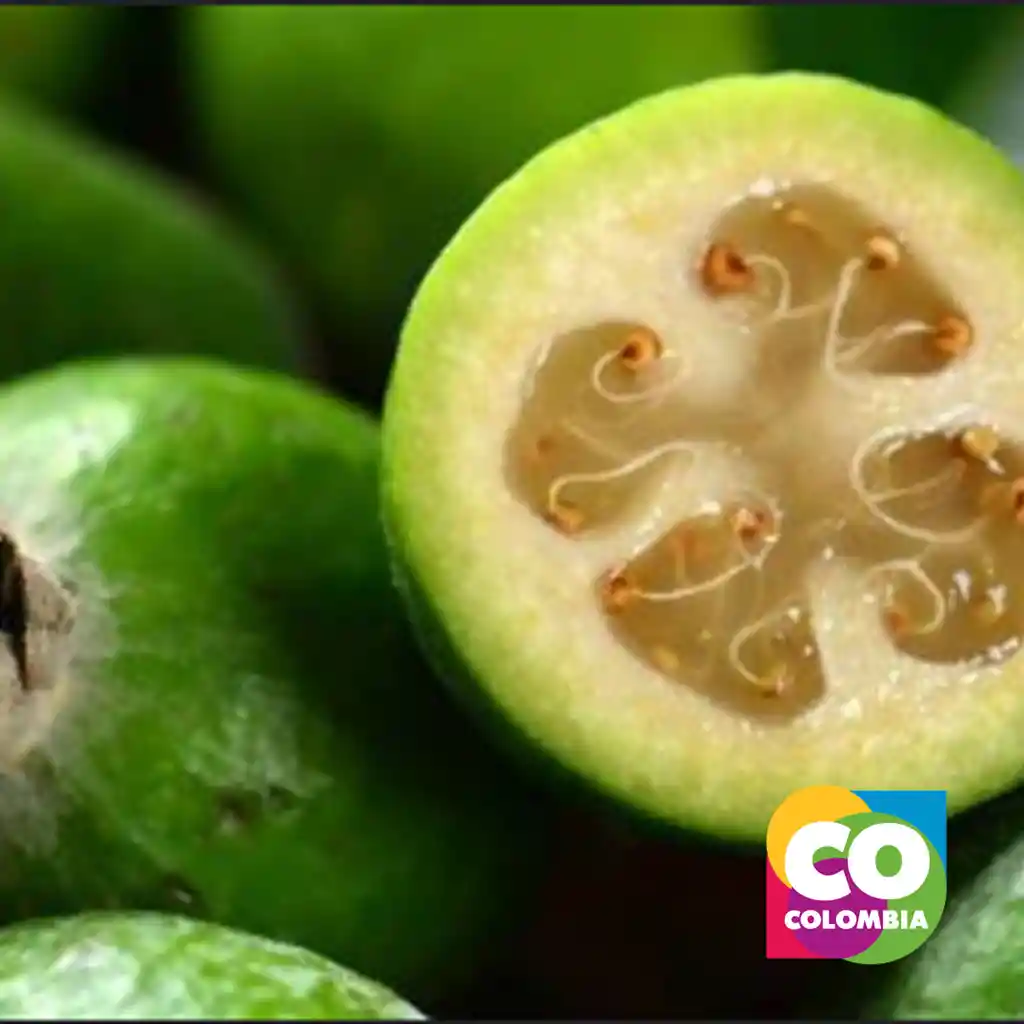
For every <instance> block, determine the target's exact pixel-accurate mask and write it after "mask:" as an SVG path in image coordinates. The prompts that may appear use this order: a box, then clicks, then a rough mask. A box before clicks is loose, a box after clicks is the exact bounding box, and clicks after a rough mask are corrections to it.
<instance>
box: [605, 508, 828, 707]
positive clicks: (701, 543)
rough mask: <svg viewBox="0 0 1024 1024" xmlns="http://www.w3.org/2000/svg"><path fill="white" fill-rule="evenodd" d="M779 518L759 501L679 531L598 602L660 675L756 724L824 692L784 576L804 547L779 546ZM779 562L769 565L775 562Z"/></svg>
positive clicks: (792, 572)
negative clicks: (751, 718) (756, 719)
mask: <svg viewBox="0 0 1024 1024" xmlns="http://www.w3.org/2000/svg"><path fill="white" fill-rule="evenodd" d="M781 519H782V517H781V515H780V511H779V509H778V508H777V507H775V506H774V504H773V503H772V502H770V501H767V500H765V499H764V498H762V497H759V496H756V495H750V496H747V497H745V498H743V499H740V500H734V501H731V502H728V503H726V504H724V505H721V506H717V507H715V508H714V509H713V510H709V511H708V512H705V513H702V514H700V515H697V516H694V517H692V518H690V519H687V520H685V521H683V522H680V523H677V524H676V525H675V526H674V527H673V528H672V529H671V530H670V531H668V532H667V533H666V534H664V535H663V536H662V537H661V538H659V540H658V541H657V542H656V543H654V544H652V545H651V546H650V547H648V548H647V549H646V550H644V551H643V552H641V553H640V554H639V555H638V556H637V557H636V558H634V559H632V560H631V561H630V562H628V563H626V564H624V565H621V566H619V567H617V568H615V569H612V570H610V571H608V572H606V573H605V574H604V575H603V576H602V577H601V579H600V580H599V581H598V583H597V597H598V600H599V602H600V606H601V608H602V610H603V612H604V614H605V615H606V616H607V619H608V622H609V625H610V627H611V628H612V630H613V632H614V633H615V635H616V636H617V637H618V638H619V639H620V640H621V641H622V643H623V644H624V645H625V646H626V647H627V648H629V649H630V650H631V651H633V653H634V654H635V655H636V656H637V657H639V658H641V659H642V660H643V661H645V662H646V663H647V664H648V665H650V666H651V667H652V668H653V669H655V670H656V671H658V672H660V673H662V674H663V675H665V676H668V677H671V678H673V679H675V680H677V681H678V682H680V683H682V684H684V685H686V686H689V687H691V688H693V689H695V690H696V691H697V692H699V693H701V694H702V695H704V696H705V697H707V698H708V699H710V700H713V701H715V702H716V703H719V704H722V705H724V706H727V707H730V708H732V709H733V710H736V711H739V712H742V713H744V714H747V715H751V716H756V717H759V718H764V717H769V718H775V719H779V718H785V717H789V716H791V715H793V714H795V713H797V712H799V711H800V710H802V709H803V708H805V707H807V706H808V705H809V704H810V703H812V702H813V701H814V700H815V699H817V697H818V696H820V694H821V692H822V685H823V678H822V673H821V668H820V664H819V656H818V650H817V647H816V645H815V642H814V634H813V630H812V629H811V621H810V612H809V609H808V608H807V607H806V604H805V603H804V602H803V601H802V599H801V597H800V595H799V593H797V594H796V595H794V594H792V593H785V592H783V591H782V590H781V589H780V588H781V587H782V586H783V579H784V577H795V578H796V579H799V578H800V576H801V573H802V571H803V570H804V569H806V554H807V551H806V549H800V550H798V546H797V545H794V544H787V545H781V548H782V550H780V538H781V536H782V533H781V529H780V528H781ZM771 556H777V560H776V561H774V562H772V563H771V564H770V566H769V558H770V557H771Z"/></svg>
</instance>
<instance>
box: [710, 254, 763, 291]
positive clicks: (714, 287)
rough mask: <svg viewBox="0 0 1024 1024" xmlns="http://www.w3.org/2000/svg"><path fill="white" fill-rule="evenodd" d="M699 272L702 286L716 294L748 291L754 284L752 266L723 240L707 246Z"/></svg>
mask: <svg viewBox="0 0 1024 1024" xmlns="http://www.w3.org/2000/svg"><path fill="white" fill-rule="evenodd" d="M700 274H701V282H702V283H703V285H704V288H705V289H706V290H707V291H708V292H709V293H710V294H711V295H716V296H719V295H735V294H737V293H739V292H745V291H749V290H750V288H751V287H752V286H753V284H754V269H753V267H751V266H750V264H749V263H747V261H746V260H745V259H744V258H743V256H742V255H741V254H740V253H739V251H738V250H736V249H734V248H733V247H732V246H731V245H728V244H726V243H724V242H715V243H714V244H712V245H711V246H710V247H709V248H708V251H707V252H706V253H705V254H704V259H703V261H702V262H701V267H700Z"/></svg>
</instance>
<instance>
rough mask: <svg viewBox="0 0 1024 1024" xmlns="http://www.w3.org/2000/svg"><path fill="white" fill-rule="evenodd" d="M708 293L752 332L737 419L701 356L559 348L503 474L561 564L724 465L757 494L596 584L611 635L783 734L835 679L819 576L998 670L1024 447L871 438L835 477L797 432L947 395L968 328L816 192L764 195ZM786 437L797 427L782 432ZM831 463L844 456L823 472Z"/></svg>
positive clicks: (640, 336)
mask: <svg viewBox="0 0 1024 1024" xmlns="http://www.w3.org/2000/svg"><path fill="white" fill-rule="evenodd" d="M680 267H681V274H680V287H687V288H692V289H696V290H698V291H699V292H700V293H702V294H703V296H704V297H705V298H706V300H707V301H708V302H711V303H714V304H715V306H716V308H717V309H718V310H719V311H720V314H721V329H722V330H723V331H733V332H741V333H742V334H743V335H744V337H745V339H746V341H747V343H748V344H749V347H750V351H751V353H752V362H751V366H752V368H753V370H752V373H751V374H750V375H749V380H748V381H747V386H746V388H745V390H744V391H743V398H742V400H741V401H731V402H716V401H715V400H713V399H711V398H709V397H707V396H706V395H704V394H702V393H701V392H700V390H699V389H696V388H693V387H690V386H688V385H689V380H690V376H691V372H692V369H693V368H692V365H691V363H690V362H689V359H688V353H687V352H686V351H684V350H673V349H671V348H669V347H667V346H666V345H665V344H664V342H663V340H662V339H661V338H660V337H659V336H658V334H657V333H656V331H654V330H653V329H652V328H651V327H650V325H647V324H644V323H640V322H632V321H629V320H627V319H623V320H622V321H619V322H606V323H600V324H586V325H581V326H580V328H579V329H578V330H576V331H574V332H572V333H570V334H568V335H565V336H562V337H558V338H553V339H546V340H545V339H540V342H541V343H542V352H541V358H540V359H539V360H538V364H537V366H536V368H535V369H534V370H533V371H532V377H531V379H530V380H529V382H528V383H529V388H528V389H527V395H526V398H525V400H524V403H523V407H522V409H521V413H520V417H519V419H518V422H517V423H516V424H515V425H514V427H513V429H512V430H511V431H510V433H509V437H508V442H507V449H506V453H505V458H506V470H507V479H508V482H509V486H510V487H511V488H512V489H513V491H514V493H515V494H516V496H517V497H518V498H519V499H520V500H521V502H523V503H524V504H525V505H526V506H527V507H528V508H529V509H530V510H531V511H532V512H533V513H534V514H535V515H536V516H538V517H540V518H542V519H543V520H544V521H545V522H546V523H547V524H548V526H549V527H550V529H552V530H556V531H559V532H560V533H561V534H563V535H564V537H565V542H566V543H567V544H571V543H573V542H574V540H576V539H578V538H580V537H584V536H586V535H588V534H590V533H593V532H595V531H601V530H607V529H610V528H622V527H623V526H625V525H626V524H628V523H629V522H630V521H631V520H632V519H633V518H634V517H636V515H637V514H638V512H639V511H642V509H643V507H644V504H645V503H649V502H652V501H656V500H657V499H658V493H659V487H661V486H663V484H664V482H665V480H666V474H667V473H668V471H669V470H670V469H671V470H672V471H673V472H678V471H679V470H680V469H682V470H683V477H682V479H683V481H684V484H683V486H685V479H686V476H685V471H686V470H687V469H688V468H689V467H697V466H698V465H699V464H700V463H701V461H702V460H705V459H707V458H709V457H710V456H712V455H713V453H714V452H716V451H719V450H728V451H729V452H731V453H733V454H737V453H738V454H739V455H740V456H741V457H742V459H743V460H744V461H745V463H746V464H747V465H750V466H753V467H754V468H755V470H756V472H755V473H754V474H753V478H754V479H756V480H757V485H756V486H749V485H748V484H747V482H745V481H744V482H737V486H736V487H735V488H733V489H731V490H730V492H729V493H708V494H706V495H701V498H702V500H703V504H702V506H701V510H700V512H699V513H698V514H696V515H693V516H690V517H687V518H685V519H683V520H681V521H678V522H676V523H674V524H673V525H672V527H671V529H669V530H667V531H665V532H664V533H663V534H662V535H661V536H660V537H659V538H657V540H656V541H655V542H654V543H649V544H646V545H644V546H643V547H641V548H639V549H638V550H636V551H635V552H634V553H633V554H632V555H631V556H630V557H629V558H627V559H624V560H623V561H621V562H619V563H617V564H610V565H608V566H607V567H606V569H605V571H604V572H603V573H601V574H600V576H599V577H598V578H596V579H595V580H594V583H593V600H594V601H595V602H596V603H597V606H598V607H599V609H600V612H601V614H603V615H604V616H605V617H606V620H607V624H608V628H609V629H610V630H612V631H613V632H614V634H615V636H616V637H617V638H618V639H619V640H620V641H621V642H622V643H623V644H624V645H626V647H627V648H628V649H629V650H630V651H632V652H633V653H634V654H635V656H636V657H637V658H639V659H642V661H643V662H644V663H646V664H647V665H648V666H649V667H650V668H651V669H652V670H653V671H655V672H658V673H661V674H662V675H664V676H667V677H670V678H672V679H674V680H677V681H678V683H679V684H680V685H683V686H689V687H692V688H695V689H696V690H698V691H699V692H700V693H701V694H703V695H704V696H705V697H706V698H707V699H709V700H712V701H715V702H718V703H721V704H724V705H726V706H728V707H730V708H732V709H734V710H736V711H738V712H740V713H742V714H745V715H748V716H751V717H757V718H761V719H765V718H767V719H777V720H779V719H781V720H785V719H786V718H790V717H792V716H794V715H798V714H800V713H801V712H802V711H805V710H806V709H807V708H809V707H810V706H811V705H812V704H813V703H814V702H815V700H816V699H818V698H819V697H820V696H821V694H822V693H823V692H824V689H825V687H826V686H827V685H828V680H827V679H826V677H825V673H824V670H823V667H822V662H821V658H820V654H819V649H818V645H817V643H816V639H815V622H814V616H813V611H812V603H811V601H810V599H809V586H810V582H809V577H810V574H811V572H812V570H813V569H814V567H815V565H816V564H817V563H818V562H820V561H821V560H830V559H843V560H845V561H846V562H847V563H849V564H851V565H854V566H856V567H857V568H858V571H862V572H863V580H864V590H865V593H866V594H868V595H870V596H872V598H873V599H874V600H876V602H877V609H878V615H879V616H880V617H881V620H882V623H883V625H884V629H885V635H886V636H887V637H888V642H890V643H892V644H894V645H896V646H898V647H899V648H900V649H901V650H902V651H904V652H905V653H907V654H909V655H911V656H913V657H915V658H918V659H921V660H924V661H932V662H936V663H946V664H949V663H954V662H955V663H961V662H972V663H982V662H993V661H998V660H1000V659H1004V658H1006V657H1008V656H1009V655H1011V654H1012V653H1013V652H1014V651H1015V650H1016V648H1017V647H1018V646H1019V643H1020V638H1021V636H1022V634H1024V603H1022V601H1021V595H1022V594H1024V449H1022V448H1021V446H1020V445H1018V443H1017V442H1016V440H1015V439H1013V438H1010V437H1007V436H1004V435H1003V434H1002V433H1001V432H1000V430H999V427H998V424H993V423H987V422H983V421H981V420H980V419H977V418H975V419H970V420H964V419H963V418H960V419H959V420H957V421H955V422H954V421H950V422H948V423H944V424H942V425H941V426H936V427H935V428H934V429H931V430H928V431H920V430H918V431H915V432H911V431H909V430H908V429H906V428H901V426H900V425H899V424H898V423H894V424H893V426H892V429H891V430H885V431H881V432H877V433H875V434H873V435H870V436H865V437H864V438H863V439H862V442H861V443H860V445H859V446H858V447H857V449H856V451H855V452H854V453H853V455H852V457H851V456H849V454H848V453H843V454H842V455H836V458H837V459H841V460H842V465H837V466H835V467H833V469H834V471H831V470H830V472H828V473H825V474H822V473H820V472H817V471H816V467H818V466H820V465H822V457H823V456H822V453H821V451H820V449H821V447H822V445H823V444H825V443H826V442H825V441H824V440H823V437H824V436H825V435H823V436H822V437H819V436H815V435H814V433H813V432H809V431H808V430H807V429H806V424H804V423H800V424H797V423H796V422H795V421H793V420H792V419H791V413H792V410H793V409H795V408H797V407H799V405H800V403H801V401H802V398H803V396H805V395H806V394H807V393H809V392H810V391H812V390H813V391H815V392H818V393H824V394H825V395H826V396H827V401H825V402H824V403H819V407H822V408H827V409H828V410H829V415H830V416H836V417H842V416H843V403H844V398H845V397H846V396H847V395H849V394H851V393H852V392H853V391H855V390H856V389H865V388H870V387H871V382H872V380H873V379H875V380H877V378H879V377H883V376H888V377H892V376H902V377H905V378H915V379H916V386H919V387H922V388H927V387H929V378H930V377H933V376H934V375H937V374H941V373H943V372H944V371H945V370H947V369H948V368H949V367H950V366H951V364H953V363H955V362H956V361H957V360H960V359H963V358H966V357H967V356H968V355H969V353H970V351H971V347H972V344H973V341H974V339H973V332H972V325H971V323H970V322H969V320H968V318H967V317H966V315H965V314H964V313H963V311H962V310H961V309H960V308H958V306H957V304H956V303H955V301H954V300H953V298H952V297H951V296H950V295H948V294H946V292H945V291H944V290H943V288H942V287H941V285H940V284H939V283H938V282H936V281H935V280H933V279H932V278H931V277H930V276H929V274H928V273H927V271H926V269H925V268H924V267H923V266H922V265H921V263H920V262H918V261H917V260H915V257H914V254H913V252H910V251H908V249H907V248H906V247H905V246H904V245H903V244H902V243H901V242H900V241H899V239H897V238H896V237H894V236H893V235H892V234H890V233H889V232H888V231H887V230H886V229H885V227H884V226H880V225H878V224H876V223H874V222H872V221H871V220H870V218H868V217H867V216H866V215H865V213H864V212H863V211H862V210H859V209H858V208H856V207H854V206H853V205H852V204H851V203H850V202H848V201H847V200H845V199H844V198H843V197H841V196H838V195H836V194H834V193H832V192H830V191H829V190H827V189H825V188H823V187H820V186H799V187H794V188H791V189H789V190H787V191H786V192H785V193H777V194H775V195H772V196H748V197H747V198H745V199H743V200H742V201H740V202H738V203H737V204H736V205H734V206H733V207H731V208H729V209H727V210H725V211H724V212H723V213H722V214H721V215H720V217H719V218H718V220H717V223H716V224H715V226H714V228H713V230H712V232H711V234H710V237H708V238H707V239H705V241H704V244H703V246H702V248H701V250H700V251H699V252H694V253H691V254H687V253H681V254H680ZM787 421H789V422H788V427H787ZM824 458H825V459H826V460H827V459H828V458H829V453H828V452H825V453H824Z"/></svg>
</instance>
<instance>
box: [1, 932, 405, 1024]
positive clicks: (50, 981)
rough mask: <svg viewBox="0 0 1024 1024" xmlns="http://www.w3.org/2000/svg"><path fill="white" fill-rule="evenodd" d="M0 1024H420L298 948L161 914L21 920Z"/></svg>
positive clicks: (375, 990) (9, 950)
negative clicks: (367, 1023) (156, 1023)
mask: <svg viewBox="0 0 1024 1024" xmlns="http://www.w3.org/2000/svg"><path fill="white" fill-rule="evenodd" d="M0 1015H2V1016H3V1019H4V1020H245V1019H249V1020H289V1019H290V1020H422V1019H423V1015H422V1014H421V1013H420V1012H419V1011H418V1010H416V1009H414V1008H413V1007H412V1006H410V1005H409V1004H408V1003H406V1002H405V1001H404V1000H403V999H401V998H399V997H398V996H397V995H395V993H393V992H391V991H390V990H389V989H387V988H385V987H384V986H383V985H380V984H378V983H377V982H375V981H371V980H369V979H368V978H365V977H363V976H362V975H359V974H356V973H355V972H354V971H350V970H348V969H347V968H344V967H341V966H339V965H338V964H334V963H331V961H329V960H325V959H324V958H323V957H320V956H317V955H316V954H314V953H310V952H308V951H307V950H305V949H301V948H300V947H297V946H291V945H285V944H284V943H280V942H271V941H270V940H268V939H264V938H261V937H259V936H257V935H251V934H247V933H245V932H239V931H234V930H232V929H230V928H223V927H221V926H219V925H215V924H208V923H206V922H202V921H194V920H189V919H188V918H184V917H174V916H171V915H169V914H152V913H148V914H147V913H121V914H115V913H107V914H85V915H82V916H81V917H68V918H57V919H52V920H40V921H32V922H29V923H27V924H23V925H20V926H19V927H17V928H11V929H8V930H7V931H5V932H2V933H0Z"/></svg>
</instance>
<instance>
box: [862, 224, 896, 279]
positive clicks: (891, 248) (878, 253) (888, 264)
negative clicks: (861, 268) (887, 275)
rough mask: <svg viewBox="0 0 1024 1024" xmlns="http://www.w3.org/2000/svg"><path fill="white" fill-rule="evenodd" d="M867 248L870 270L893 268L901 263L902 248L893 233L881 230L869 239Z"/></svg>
mask: <svg viewBox="0 0 1024 1024" xmlns="http://www.w3.org/2000/svg"><path fill="white" fill-rule="evenodd" d="M866 248H867V251H868V259H867V267H868V270H892V269H893V268H894V267H897V266H898V265H899V262H900V258H901V257H902V250H901V248H900V244H899V242H897V241H896V239H895V238H893V237H892V235H888V234H886V233H884V232H881V231H880V232H878V233H877V234H874V235H872V236H871V237H870V238H869V239H868V240H867V243H866Z"/></svg>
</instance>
